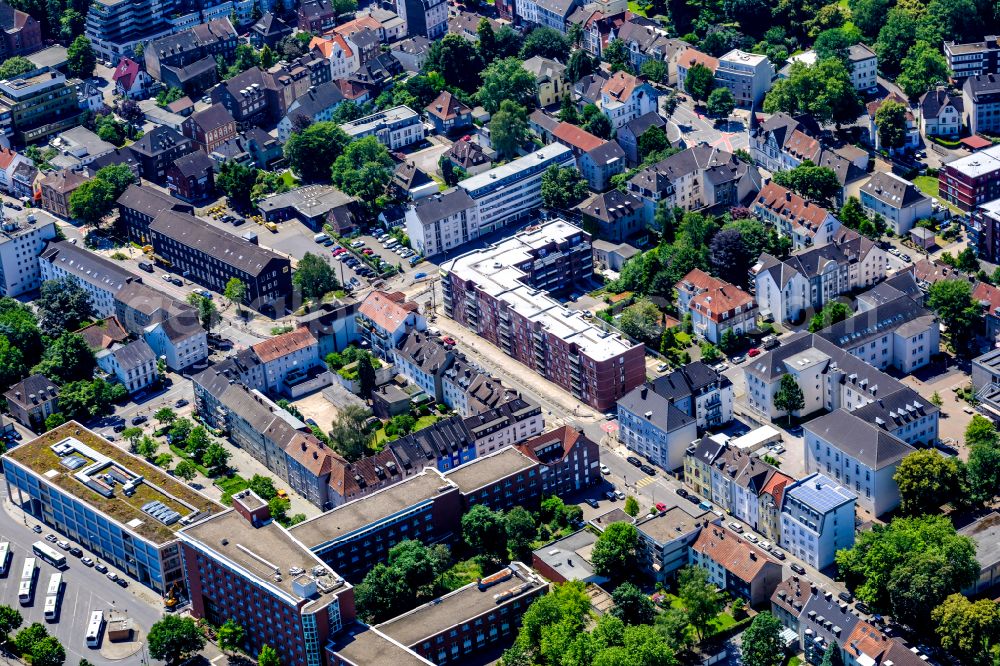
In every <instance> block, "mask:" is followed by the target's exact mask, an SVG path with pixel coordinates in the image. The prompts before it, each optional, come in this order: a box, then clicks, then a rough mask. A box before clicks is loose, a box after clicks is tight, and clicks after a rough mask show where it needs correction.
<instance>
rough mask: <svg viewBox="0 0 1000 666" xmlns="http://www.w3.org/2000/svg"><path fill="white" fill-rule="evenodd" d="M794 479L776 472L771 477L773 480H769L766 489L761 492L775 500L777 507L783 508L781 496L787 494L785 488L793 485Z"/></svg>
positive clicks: (765, 485)
mask: <svg viewBox="0 0 1000 666" xmlns="http://www.w3.org/2000/svg"><path fill="white" fill-rule="evenodd" d="M793 481H794V479H793V478H792V477H790V476H786V475H785V474H782V473H781V472H775V473H774V474H772V475H771V478H770V479H768V480H767V483H765V484H764V488H763V489H762V490H761V492H762V493H768V494H769V495H771V497H773V498H774V503H775V504H776V505H777V506H781V496H782V495H784V494H785V486H787V485H788V484H789V483H792V482H793Z"/></svg>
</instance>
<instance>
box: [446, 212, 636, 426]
mask: <svg viewBox="0 0 1000 666" xmlns="http://www.w3.org/2000/svg"><path fill="white" fill-rule="evenodd" d="M441 270H442V273H443V278H442V281H441V288H442V292H443V294H444V311H445V314H446V315H448V316H449V317H451V318H452V319H454V320H455V321H457V322H458V323H460V324H462V325H463V326H466V327H468V328H470V329H471V330H473V331H475V332H476V333H477V334H478V335H480V336H482V337H483V338H485V339H486V340H488V341H490V342H491V343H493V344H494V345H496V346H498V347H500V348H501V349H502V350H503V351H504V353H506V354H507V355H508V356H511V357H512V358H514V359H515V360H517V361H520V362H521V363H523V364H525V365H527V366H528V367H530V368H531V369H533V370H535V371H536V372H537V373H539V374H540V375H542V376H543V377H545V378H546V379H548V380H549V381H552V382H554V383H556V384H558V385H559V386H561V387H563V388H564V389H566V390H567V391H570V392H571V393H572V394H573V395H574V396H575V397H576V398H577V399H578V400H581V401H583V402H585V403H587V404H588V405H590V406H591V407H594V408H595V409H600V410H607V409H610V408H611V407H612V406H613V405H614V404H615V401H616V400H617V399H618V398H620V397H621V396H623V395H624V394H625V393H627V392H628V391H630V390H631V389H633V388H635V387H636V386H638V385H639V384H641V383H642V382H643V381H644V380H645V376H646V371H645V361H644V348H643V346H642V345H641V344H639V345H633V344H632V343H630V342H628V341H626V340H625V339H623V338H621V337H619V336H617V335H613V334H611V333H609V332H608V331H604V330H601V329H599V328H597V327H595V326H593V325H592V324H591V323H590V322H589V321H587V320H586V319H584V318H583V316H582V315H580V314H579V313H576V312H573V311H571V310H569V309H567V308H565V307H564V306H563V305H561V304H560V303H559V302H558V301H556V300H555V299H553V298H551V297H550V296H549V295H548V294H547V293H546V292H555V293H558V292H562V291H565V290H567V289H568V288H569V287H571V286H572V285H573V284H574V283H575V282H577V281H578V280H582V279H585V278H587V277H588V276H589V275H590V274H591V273H592V272H593V253H592V251H591V245H590V236H589V235H588V234H587V233H586V232H584V231H583V230H582V229H580V228H579V227H575V226H573V225H571V224H569V223H568V222H566V221H564V220H554V221H551V222H548V223H546V224H544V225H541V226H537V227H529V228H528V229H526V230H525V231H523V232H521V233H519V234H517V235H516V236H513V237H511V238H507V239H505V240H503V241H501V242H499V243H496V244H494V245H491V246H489V247H487V248H484V249H482V250H475V251H473V252H469V253H467V254H464V255H462V256H460V257H457V258H456V259H453V260H451V261H448V262H446V263H445V264H444V265H442V267H441Z"/></svg>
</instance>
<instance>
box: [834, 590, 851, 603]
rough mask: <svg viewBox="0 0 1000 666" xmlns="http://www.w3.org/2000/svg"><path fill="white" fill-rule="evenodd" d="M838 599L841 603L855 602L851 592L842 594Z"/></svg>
mask: <svg viewBox="0 0 1000 666" xmlns="http://www.w3.org/2000/svg"><path fill="white" fill-rule="evenodd" d="M837 598H838V599H840V600H841V601H846V602H847V603H851V602H852V601H854V595H853V594H851V593H850V592H841V593H840V594H838V595H837Z"/></svg>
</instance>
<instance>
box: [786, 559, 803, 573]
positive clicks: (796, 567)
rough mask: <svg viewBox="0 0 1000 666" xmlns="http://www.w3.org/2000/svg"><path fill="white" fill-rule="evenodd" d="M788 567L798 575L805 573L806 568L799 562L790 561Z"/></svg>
mask: <svg viewBox="0 0 1000 666" xmlns="http://www.w3.org/2000/svg"><path fill="white" fill-rule="evenodd" d="M788 568H789V569H791V570H792V571H794V572H795V573H797V574H798V575H800V576H804V575H806V568H805V567H804V566H802V565H801V564H799V563H798V562H792V563H791V564H789V565H788Z"/></svg>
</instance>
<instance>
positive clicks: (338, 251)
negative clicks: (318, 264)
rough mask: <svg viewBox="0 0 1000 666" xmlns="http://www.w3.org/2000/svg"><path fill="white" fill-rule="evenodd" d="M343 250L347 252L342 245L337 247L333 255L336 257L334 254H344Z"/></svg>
mask: <svg viewBox="0 0 1000 666" xmlns="http://www.w3.org/2000/svg"><path fill="white" fill-rule="evenodd" d="M345 252H347V250H345V249H344V248H342V247H338V248H337V249H336V250H334V251H333V256H335V257H336V256H339V255H341V254H344V253H345Z"/></svg>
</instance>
